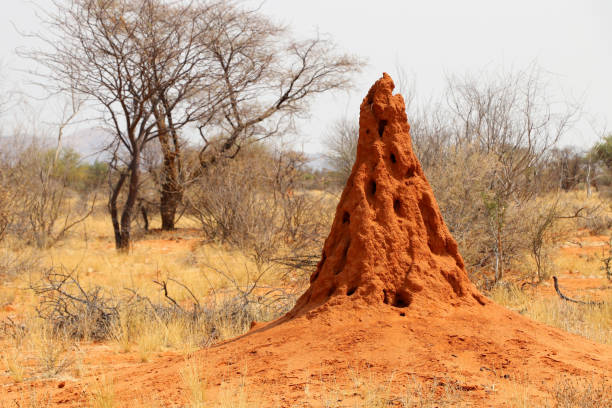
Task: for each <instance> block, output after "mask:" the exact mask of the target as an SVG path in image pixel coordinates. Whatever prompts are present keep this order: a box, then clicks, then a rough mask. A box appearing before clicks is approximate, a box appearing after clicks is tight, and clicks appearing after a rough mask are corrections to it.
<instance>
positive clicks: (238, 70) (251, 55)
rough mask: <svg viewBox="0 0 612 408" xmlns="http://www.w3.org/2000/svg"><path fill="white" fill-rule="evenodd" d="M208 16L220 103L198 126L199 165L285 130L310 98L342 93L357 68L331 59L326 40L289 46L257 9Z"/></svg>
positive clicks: (225, 9) (228, 9)
mask: <svg viewBox="0 0 612 408" xmlns="http://www.w3.org/2000/svg"><path fill="white" fill-rule="evenodd" d="M210 18H211V20H210V21H211V25H210V30H211V31H210V37H209V41H208V42H207V43H206V44H204V45H205V49H206V50H207V52H209V53H210V54H211V56H212V59H213V67H212V71H211V74H212V75H213V78H214V80H215V82H216V83H218V84H220V86H221V87H222V92H223V95H224V102H223V103H222V104H221V105H219V106H217V108H216V109H214V110H211V111H210V112H209V115H206V116H203V117H202V118H201V120H200V134H201V135H202V138H203V141H204V145H203V147H202V151H201V157H202V164H203V165H204V166H206V164H207V163H206V160H210V159H211V158H212V160H215V158H216V157H219V156H223V157H234V156H235V155H236V154H237V153H238V152H239V151H240V148H241V146H242V145H244V144H245V143H250V142H254V141H259V140H262V139H266V138H269V137H272V136H274V135H278V134H281V133H283V132H285V131H287V130H289V129H290V128H291V127H292V126H293V122H294V119H295V118H296V117H298V116H300V115H305V114H306V113H307V112H308V108H309V105H310V104H311V103H312V101H313V99H314V97H316V96H317V95H319V94H322V93H325V92H329V91H335V90H342V89H347V88H348V87H349V86H350V84H351V76H352V74H353V73H355V72H357V71H359V70H360V61H359V60H358V59H357V58H355V57H353V56H350V55H347V54H340V53H338V52H337V51H336V47H335V45H334V44H333V43H332V42H331V41H330V40H328V39H325V38H323V37H321V36H317V37H314V38H311V39H307V40H304V41H296V40H294V39H292V38H291V36H290V35H289V33H288V32H287V30H286V29H285V28H283V27H281V26H279V25H277V24H275V23H273V22H272V21H271V20H270V19H269V18H267V17H265V16H262V15H261V14H260V13H259V12H257V11H256V10H251V11H250V10H244V9H241V8H239V7H237V6H235V5H233V4H229V5H224V6H220V7H217V8H215V9H214V10H213V12H212V13H211V15H210ZM213 139H216V140H217V141H218V140H219V139H220V140H221V143H218V142H217V143H212V140H213ZM210 150H214V152H211V151H210ZM205 153H206V154H205Z"/></svg>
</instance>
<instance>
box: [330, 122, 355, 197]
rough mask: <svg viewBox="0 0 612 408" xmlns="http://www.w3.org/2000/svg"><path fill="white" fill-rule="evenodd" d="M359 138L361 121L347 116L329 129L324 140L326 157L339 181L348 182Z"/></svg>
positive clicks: (341, 182)
mask: <svg viewBox="0 0 612 408" xmlns="http://www.w3.org/2000/svg"><path fill="white" fill-rule="evenodd" d="M358 140H359V121H358V120H357V119H353V120H350V119H348V118H347V117H344V118H340V119H338V120H337V121H336V122H335V123H334V124H333V125H332V127H331V129H330V130H329V131H328V134H327V136H326V138H325V140H324V142H323V143H324V145H325V147H326V149H327V153H326V155H325V158H326V159H327V162H328V163H329V164H330V165H331V167H332V169H333V170H334V171H335V172H336V174H337V177H338V182H339V183H340V184H342V185H343V184H344V183H346V180H348V177H349V175H350V174H351V170H352V169H353V164H354V163H355V157H357V142H358Z"/></svg>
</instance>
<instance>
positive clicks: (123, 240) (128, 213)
mask: <svg viewBox="0 0 612 408" xmlns="http://www.w3.org/2000/svg"><path fill="white" fill-rule="evenodd" d="M133 154H134V155H133V157H132V162H131V163H130V183H129V184H128V194H127V199H126V200H125V204H124V205H123V212H122V213H121V234H120V235H121V236H120V239H119V246H118V247H117V249H118V250H119V251H121V252H127V251H128V250H129V249H130V244H131V230H132V214H133V213H134V208H135V207H136V203H137V201H138V184H139V183H140V151H138V150H136V149H135V150H134V152H133Z"/></svg>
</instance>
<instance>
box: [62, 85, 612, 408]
mask: <svg viewBox="0 0 612 408" xmlns="http://www.w3.org/2000/svg"><path fill="white" fill-rule="evenodd" d="M392 90H393V82H392V80H391V78H390V77H389V76H387V75H386V74H385V75H384V76H383V78H382V79H380V80H379V81H378V82H376V84H375V85H374V86H373V87H372V89H371V90H370V92H369V93H368V95H367V97H366V98H365V99H364V101H363V103H362V105H361V117H360V134H359V146H358V153H357V161H356V163H355V166H354V167H353V171H352V174H351V176H350V178H349V180H348V183H347V186H346V188H345V190H344V192H343V194H342V197H341V200H340V203H339V204H338V208H337V212H336V217H335V220H334V223H333V226H332V230H331V232H330V235H329V237H328V239H327V240H326V242H325V246H324V249H323V255H322V259H321V261H320V263H319V265H318V268H317V271H316V272H315V273H314V274H313V276H312V278H311V286H310V288H309V289H308V291H307V292H306V293H305V294H304V295H303V296H302V297H301V298H300V299H299V301H298V302H297V305H296V306H295V308H294V309H293V310H292V311H291V312H290V313H289V314H287V315H286V316H285V317H283V318H281V319H279V320H277V321H275V322H271V323H269V324H265V325H256V326H255V327H254V328H253V329H252V330H251V331H250V332H249V333H248V334H246V335H244V336H242V337H240V338H238V339H235V340H232V341H229V342H226V343H224V344H221V345H219V346H216V347H212V348H210V349H206V350H202V351H199V352H197V353H196V354H195V356H194V358H195V360H196V361H200V362H201V364H202V367H203V373H204V377H205V378H206V382H207V384H208V386H209V394H208V395H209V396H214V395H215V394H217V393H218V391H219V389H220V385H221V383H222V382H224V383H228V382H229V383H232V382H235V383H238V382H240V381H241V379H242V378H243V377H246V381H247V384H248V388H247V393H248V394H249V397H250V398H252V399H255V400H257V401H258V403H259V406H281V407H285V406H286V407H289V406H322V405H325V403H326V400H327V401H329V398H328V397H329V395H330V390H335V389H339V390H345V391H350V390H351V389H352V388H353V386H354V385H353V384H354V383H355V381H354V380H355V377H356V376H361V377H362V378H366V379H367V381H368V382H370V383H372V384H376V383H378V384H389V389H390V390H391V391H392V394H393V393H395V394H394V395H396V396H398V397H399V396H400V394H398V393H399V392H400V391H401V389H402V388H403V387H404V385H406V384H410V383H411V382H412V381H414V380H416V381H431V380H433V379H434V378H438V379H440V381H441V382H442V383H446V384H449V383H452V384H454V386H455V387H456V388H457V389H459V390H460V391H461V392H462V395H461V398H462V399H465V400H467V401H469V402H473V403H475V405H478V406H491V405H496V406H504V405H507V406H511V404H510V401H511V400H512V399H513V398H516V399H517V400H518V399H521V398H523V399H524V398H526V396H527V398H530V399H531V400H530V401H531V402H534V401H537V400H538V398H539V399H543V398H545V395H546V392H547V390H550V389H551V388H554V383H555V382H556V381H558V380H560V379H561V378H563V377H564V376H581V377H585V378H588V377H590V376H593V375H595V376H604V377H605V376H608V377H610V376H612V348H611V347H609V346H604V345H598V344H595V343H593V342H590V341H588V340H586V339H584V338H581V337H579V336H575V335H571V334H568V333H565V332H562V331H560V330H557V329H554V328H550V327H547V326H544V325H541V324H538V323H535V322H533V321H531V320H528V319H526V318H524V317H522V316H520V315H518V314H516V313H513V312H510V311H508V310H506V309H504V308H502V307H500V306H497V305H495V304H494V303H492V302H491V301H489V300H487V299H485V298H484V297H483V296H482V295H481V294H480V293H478V291H477V290H476V288H475V287H474V286H473V285H472V284H471V283H470V281H469V280H468V277H467V274H466V272H465V269H464V266H463V261H462V259H461V256H460V255H459V254H458V252H457V244H456V243H455V241H454V240H453V238H452V237H451V235H450V234H449V232H448V229H447V227H446V226H445V224H444V221H443V219H442V216H441V215H440V212H439V209H438V206H437V204H436V201H435V198H434V196H433V193H432V190H431V187H430V186H429V184H428V182H427V180H426V179H425V176H424V174H423V171H422V169H421V166H420V164H419V161H418V160H417V158H416V157H415V155H414V153H413V151H412V146H411V141H410V136H409V126H408V123H407V120H406V115H405V112H404V103H403V99H402V97H401V96H399V95H392ZM184 360H185V357H182V356H176V357H165V358H162V359H161V360H160V361H157V362H155V363H152V364H142V365H133V366H130V367H125V368H122V369H119V370H117V371H116V372H114V373H109V375H110V376H111V377H113V378H114V380H115V395H116V397H117V398H118V399H119V400H120V401H124V402H126V403H127V401H130V400H134V399H137V398H138V396H137V395H135V390H138V393H146V394H148V395H155V400H157V401H165V402H166V403H174V404H184V403H185V402H186V400H187V399H188V395H189V391H188V390H187V386H186V385H185V384H184V382H183V381H182V380H181V377H180V374H179V373H180V370H181V369H182V368H183V367H184V366H185V362H184ZM358 394H359V393H353V394H351V393H350V392H348V393H342V392H340V393H337V394H334V397H333V398H332V400H333V401H330V402H331V403H332V404H335V405H332V406H353V403H354V400H357V399H359V398H361V397H360V396H359V395H358ZM52 399H53V401H55V402H59V401H66V402H69V403H73V404H78V403H77V401H80V400H82V399H83V396H82V394H81V386H76V384H73V385H70V384H67V385H66V386H65V387H64V388H62V389H57V390H55V391H54V393H53V396H52ZM300 401H307V403H305V404H301V403H299V402H300ZM534 404H535V405H538V404H537V403H535V402H534ZM527 405H531V404H530V403H527Z"/></svg>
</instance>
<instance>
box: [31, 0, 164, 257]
mask: <svg viewBox="0 0 612 408" xmlns="http://www.w3.org/2000/svg"><path fill="white" fill-rule="evenodd" d="M144 3H146V0H140V1H128V0H67V1H60V0H54V2H53V4H54V6H55V10H54V11H50V12H47V13H46V14H45V17H44V18H45V21H44V22H45V24H46V25H47V26H48V28H49V32H50V33H51V35H46V36H43V35H38V36H37V37H38V39H39V40H41V41H42V42H43V43H44V44H45V45H46V47H45V48H43V49H41V50H34V51H31V52H30V53H29V54H28V56H29V57H31V58H32V59H34V60H35V61H37V62H38V63H40V64H41V65H42V66H43V67H45V68H47V70H46V72H44V73H40V74H41V77H43V78H45V83H44V84H43V85H44V86H48V79H49V77H50V78H51V79H53V80H54V81H55V83H56V84H57V86H58V87H59V90H61V91H70V92H76V93H79V94H82V95H85V96H86V97H88V98H89V100H91V101H92V102H95V106H96V107H98V108H99V112H100V113H101V117H100V119H101V122H102V123H103V124H105V125H107V126H110V128H111V130H112V133H113V134H114V136H115V141H114V143H113V151H114V153H115V154H114V158H113V160H112V163H111V164H112V166H111V169H112V170H114V173H116V175H115V176H113V177H111V194H110V198H109V202H108V208H109V211H110V214H111V219H112V223H113V228H114V233H115V244H116V247H117V249H119V250H127V249H128V248H129V245H130V231H131V223H132V218H133V213H134V208H135V205H136V203H137V199H138V186H139V181H140V176H141V152H142V150H143V148H144V146H145V144H146V143H148V142H149V141H151V140H153V139H154V138H155V137H156V135H157V133H156V131H155V124H156V123H155V120H154V109H155V106H156V103H155V96H156V93H155V90H153V89H152V88H151V86H150V82H149V78H148V77H147V76H146V71H145V70H143V69H142V67H143V66H145V65H146V64H147V62H148V61H147V60H146V59H144V57H143V56H144V55H146V54H145V53H144V52H143V48H144V47H146V46H147V45H146V42H144V41H143V38H142V36H141V33H140V31H139V28H140V27H141V26H142V25H143V24H144V23H143V22H142V18H143V17H142V16H143V14H142V13H141V11H142V8H143V5H144ZM124 189H125V190H127V191H126V193H125V200H124V202H123V205H122V207H121V208H120V205H119V198H120V195H121V193H122V191H123V190H124Z"/></svg>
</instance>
